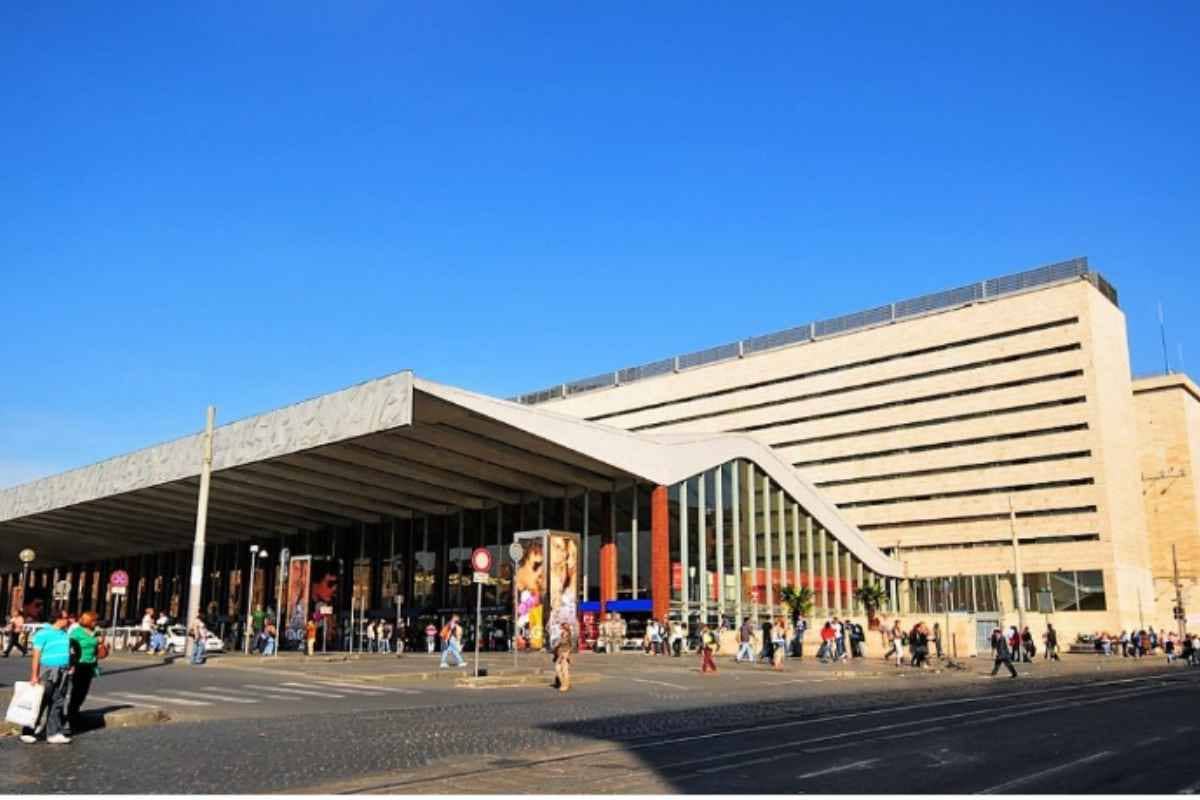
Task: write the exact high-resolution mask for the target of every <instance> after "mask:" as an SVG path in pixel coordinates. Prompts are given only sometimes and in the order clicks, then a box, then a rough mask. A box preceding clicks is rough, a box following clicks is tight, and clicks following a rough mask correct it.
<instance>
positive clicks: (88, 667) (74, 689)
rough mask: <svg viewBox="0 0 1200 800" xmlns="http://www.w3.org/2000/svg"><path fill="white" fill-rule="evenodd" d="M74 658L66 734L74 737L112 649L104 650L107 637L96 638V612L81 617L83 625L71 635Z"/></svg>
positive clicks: (80, 620) (88, 612)
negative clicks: (103, 660)
mask: <svg viewBox="0 0 1200 800" xmlns="http://www.w3.org/2000/svg"><path fill="white" fill-rule="evenodd" d="M67 637H68V639H69V644H70V647H71V657H72V661H73V662H74V666H73V667H72V668H71V681H70V684H71V689H70V694H69V695H68V700H67V721H66V730H64V731H63V732H64V733H65V734H66V735H67V736H70V735H71V731H72V730H74V729H75V728H76V727H77V726H78V723H79V709H80V708H81V707H82V706H83V703H84V701H85V700H87V696H88V690H89V689H91V688H92V681H93V680H94V679H95V678H96V677H97V676H99V674H100V657H101V655H106V654H107V650H108V647H107V646H104V647H102V646H101V645H103V643H104V634H100V635H97V634H96V612H95V611H85V612H83V613H82V614H80V615H79V624H78V625H76V626H75V627H74V628H72V629H71V630H70V632H68V634H67Z"/></svg>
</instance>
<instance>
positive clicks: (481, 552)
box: [471, 547, 492, 572]
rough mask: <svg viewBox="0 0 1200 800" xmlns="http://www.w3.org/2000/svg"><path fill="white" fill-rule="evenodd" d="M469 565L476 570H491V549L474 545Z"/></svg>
mask: <svg viewBox="0 0 1200 800" xmlns="http://www.w3.org/2000/svg"><path fill="white" fill-rule="evenodd" d="M471 567H472V568H473V569H474V570H475V571H476V572H491V571H492V551H490V550H488V549H487V548H486V547H476V548H475V549H474V550H473V551H471Z"/></svg>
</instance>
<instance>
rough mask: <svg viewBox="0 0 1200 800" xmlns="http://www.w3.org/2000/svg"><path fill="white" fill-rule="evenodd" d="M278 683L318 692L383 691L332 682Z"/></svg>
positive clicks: (370, 693) (380, 694) (374, 694)
mask: <svg viewBox="0 0 1200 800" xmlns="http://www.w3.org/2000/svg"><path fill="white" fill-rule="evenodd" d="M280 685H281V686H294V687H296V688H297V689H312V690H314V691H318V692H330V691H337V692H345V693H346V694H361V695H366V696H368V697H383V692H375V691H372V690H371V689H366V688H361V687H350V686H345V685H341V686H334V685H333V684H330V683H296V682H294V681H285V682H284V683H282V684H280Z"/></svg>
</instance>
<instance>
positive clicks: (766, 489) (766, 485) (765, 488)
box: [762, 472, 775, 619]
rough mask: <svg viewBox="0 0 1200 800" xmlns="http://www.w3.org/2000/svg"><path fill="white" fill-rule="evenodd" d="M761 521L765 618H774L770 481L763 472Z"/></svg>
mask: <svg viewBox="0 0 1200 800" xmlns="http://www.w3.org/2000/svg"><path fill="white" fill-rule="evenodd" d="M762 521H763V551H764V555H763V563H764V564H765V565H766V568H767V569H766V580H764V581H763V584H764V590H765V591H766V601H765V602H766V604H767V618H768V619H773V618H774V617H775V590H774V588H773V587H772V586H771V576H772V574H773V573H774V571H775V562H774V559H772V558H771V479H770V478H769V477H767V474H766V473H765V472H764V473H763V476H762Z"/></svg>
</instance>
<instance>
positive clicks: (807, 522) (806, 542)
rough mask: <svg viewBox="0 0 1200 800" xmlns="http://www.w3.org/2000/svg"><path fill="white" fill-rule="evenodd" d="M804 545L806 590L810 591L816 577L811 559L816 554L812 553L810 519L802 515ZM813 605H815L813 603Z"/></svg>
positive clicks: (806, 515)
mask: <svg viewBox="0 0 1200 800" xmlns="http://www.w3.org/2000/svg"><path fill="white" fill-rule="evenodd" d="M804 545H805V547H807V548H808V553H807V556H808V588H810V589H811V588H812V587H813V586H815V585H816V584H815V583H813V578H815V577H816V569H815V567H814V565H813V559H814V558H815V556H816V554H815V553H813V529H812V517H810V516H809V515H808V514H805V515H804ZM814 594H815V593H814ZM813 599H814V600H815V599H816V598H815V597H814V598H813ZM813 605H816V603H813Z"/></svg>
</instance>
